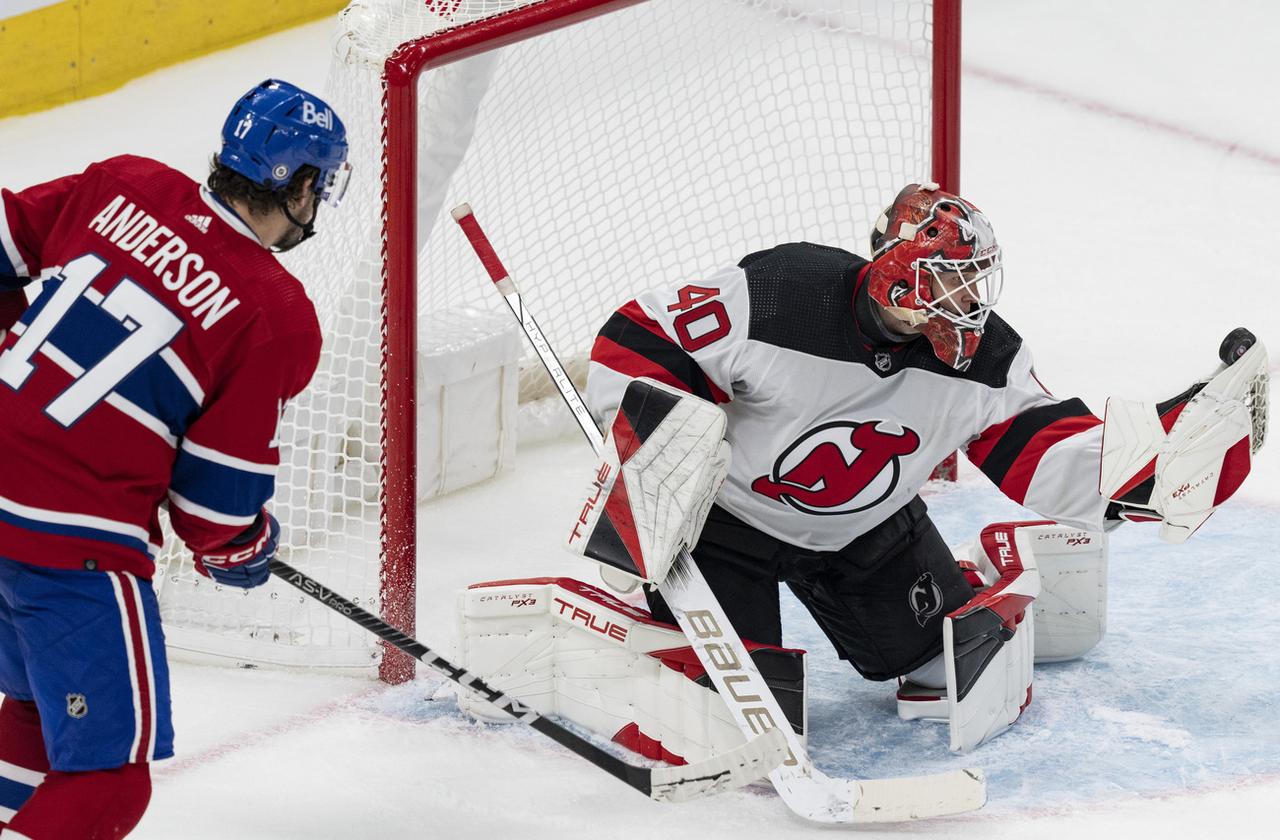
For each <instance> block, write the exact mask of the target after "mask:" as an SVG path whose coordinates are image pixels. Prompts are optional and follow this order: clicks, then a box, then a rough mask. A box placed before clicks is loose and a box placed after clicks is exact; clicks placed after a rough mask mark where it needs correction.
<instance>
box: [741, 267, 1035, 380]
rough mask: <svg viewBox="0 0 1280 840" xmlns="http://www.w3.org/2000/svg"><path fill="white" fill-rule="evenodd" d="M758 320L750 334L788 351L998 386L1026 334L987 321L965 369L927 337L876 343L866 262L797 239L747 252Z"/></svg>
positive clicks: (996, 319) (882, 370) (994, 319)
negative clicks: (864, 309)
mask: <svg viewBox="0 0 1280 840" xmlns="http://www.w3.org/2000/svg"><path fill="white" fill-rule="evenodd" d="M738 265H739V267H741V268H742V269H743V271H744V273H745V274H746V279H747V294H748V297H749V299H750V305H751V320H750V323H749V325H748V329H747V338H748V339H749V340H752V341H759V342H762V343H764V344H771V345H774V346H775V347H780V348H783V349H786V350H793V351H795V352H798V353H805V354H808V355H811V356H818V357H820V358H824V359H832V360H834V361H838V362H849V363H851V364H861V365H864V366H865V367H867V368H868V369H870V370H872V371H874V372H875V373H876V375H877V376H879V377H881V378H888V377H890V376H893V375H895V374H897V373H898V372H900V371H902V370H905V369H908V368H916V369H919V370H925V371H928V372H930V373H936V374H938V375H940V376H947V377H951V378H958V379H968V380H971V381H973V382H978V383H981V384H983V385H987V386H989V387H993V388H1002V387H1004V386H1005V384H1006V383H1007V381H1008V373H1009V367H1010V366H1011V364H1012V363H1013V359H1014V357H1015V356H1016V355H1017V354H1018V349H1019V348H1020V347H1021V346H1022V338H1021V337H1020V336H1019V335H1018V334H1017V332H1015V331H1014V330H1013V328H1012V327H1010V326H1009V325H1008V323H1006V322H1005V321H1004V320H1003V319H1002V318H1000V316H998V315H996V314H995V313H992V315H991V317H990V318H988V319H987V325H986V330H985V332H984V334H983V337H982V342H981V343H980V344H979V345H978V353H977V356H975V357H974V360H973V362H972V364H970V366H969V368H968V369H967V370H963V371H958V370H955V369H954V368H952V367H951V366H949V365H946V364H944V363H943V362H942V361H941V360H939V359H938V357H937V356H935V355H934V353H933V349H932V347H930V345H929V342H928V341H926V340H925V339H923V338H919V339H916V340H914V341H908V342H905V343H901V344H894V345H892V346H885V345H883V344H877V343H876V342H875V341H874V340H873V339H871V338H869V337H868V335H867V334H866V331H865V330H862V329H860V328H859V325H858V322H857V319H856V316H855V314H854V307H853V300H854V295H855V294H858V295H865V294H866V293H867V292H866V288H865V285H861V286H860V285H859V284H858V275H859V274H860V273H861V272H862V269H863V268H864V267H865V266H866V265H867V261H866V260H865V259H863V258H862V257H859V256H858V255H857V254H854V253H851V252H849V251H845V250H843V249H841V248H835V247H832V246H829V245H816V244H814V243H811V242H791V243H787V244H785V245H778V246H777V247H775V248H769V249H767V250H763V251H756V252H754V253H752V254H749V255H747V256H746V257H744V258H743V259H742V260H741V261H740V262H739V263H738Z"/></svg>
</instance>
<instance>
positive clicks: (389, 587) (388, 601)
mask: <svg viewBox="0 0 1280 840" xmlns="http://www.w3.org/2000/svg"><path fill="white" fill-rule="evenodd" d="M425 2H426V3H427V5H428V6H432V5H435V6H439V7H445V6H448V5H449V3H450V2H451V0H425ZM643 2H647V0H543V2H541V3H535V4H534V5H530V6H524V7H522V8H519V9H513V10H511V11H509V12H503V13H500V14H497V15H494V16H492V17H488V18H484V19H482V20H478V21H474V22H471V23H467V24H463V25H460V26H457V27H455V28H452V29H448V30H445V31H442V32H438V33H435V34H433V35H430V36H427V37H423V38H419V39H415V40H412V41H407V42H405V43H403V44H401V45H400V46H399V47H398V48H397V49H396V50H395V51H394V52H393V53H392V54H391V56H390V57H389V58H388V59H387V60H386V62H385V64H384V66H383V70H382V91H383V102H382V104H383V109H382V113H383V117H382V176H381V177H382V189H383V202H382V211H381V212H382V219H381V221H382V246H383V253H382V312H381V316H382V348H381V349H382V363H381V374H382V375H381V399H382V408H383V410H382V412H381V414H382V421H381V423H382V427H381V437H382V447H381V455H380V468H381V472H382V484H381V490H380V493H379V507H380V523H379V524H380V531H381V537H380V554H381V557H380V567H381V574H380V591H379V594H380V598H381V603H382V614H383V617H384V618H385V620H386V621H387V622H388V623H390V624H392V625H394V626H396V627H398V628H400V629H401V630H403V631H404V632H405V633H407V634H409V635H413V634H414V633H415V632H416V624H417V622H416V598H417V549H418V535H417V497H416V486H417V440H416V430H417V405H416V396H415V392H414V382H415V381H416V360H417V348H418V334H417V333H418V330H417V312H418V289H417V285H418V284H417V260H418V237H417V224H416V208H417V180H418V169H417V145H418V136H417V114H418V79H419V77H420V76H421V75H422V73H424V72H426V71H428V70H431V69H434V68H437V67H440V66H443V65H446V64H451V63H453V62H455V61H460V60H462V59H464V58H468V57H471V56H474V55H477V54H480V53H483V52H487V51H489V50H492V49H497V48H499V47H505V46H508V45H510V44H514V43H517V42H519V41H523V40H526V39H529V38H534V37H537V36H539V35H543V34H545V33H548V32H551V31H554V30H557V29H561V28H564V27H568V26H572V25H574V24H577V23H581V22H583V21H586V20H589V19H591V18H595V17H599V16H601V15H605V14H609V13H611V12H615V11H618V10H621V9H624V8H627V7H630V6H636V5H639V4H641V3H643ZM961 3H962V0H933V3H932V34H933V41H932V45H931V47H932V73H931V100H932V101H931V127H930V128H931V158H932V161H931V169H932V172H931V176H932V178H933V180H934V181H936V182H937V183H938V184H940V185H941V186H942V188H943V189H945V190H947V191H949V192H958V191H959V189H960V183H959V176H960V23H961ZM954 459H955V456H954V455H952V456H951V457H950V458H949V459H948V460H949V461H950V476H946V475H945V474H944V475H939V477H950V478H954V476H955V460H954ZM945 469H946V463H945V462H944V464H943V465H942V467H940V470H945ZM935 475H938V474H935ZM495 515H498V516H500V515H501V512H500V511H495ZM383 647H384V650H383V654H382V659H381V662H380V664H379V668H378V673H379V677H380V678H381V679H382V680H383V681H385V682H388V683H393V684H396V683H403V682H406V681H408V680H410V679H412V678H413V675H414V660H413V659H412V658H411V657H409V656H407V655H405V654H403V653H401V652H399V651H397V650H395V649H394V648H392V647H390V646H388V645H385V643H384V644H383Z"/></svg>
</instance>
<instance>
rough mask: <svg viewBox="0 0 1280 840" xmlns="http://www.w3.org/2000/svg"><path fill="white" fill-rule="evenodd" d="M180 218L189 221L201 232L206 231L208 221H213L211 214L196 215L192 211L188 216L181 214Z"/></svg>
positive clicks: (207, 229)
mask: <svg viewBox="0 0 1280 840" xmlns="http://www.w3.org/2000/svg"><path fill="white" fill-rule="evenodd" d="M182 218H184V219H186V220H187V221H188V222H190V223H191V226H192V227H194V228H195V229H196V230H198V231H200V232H201V233H208V232H209V223H210V222H212V221H213V217H212V216H197V215H195V214H194V213H192V214H191V215H188V216H183V217H182Z"/></svg>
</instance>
